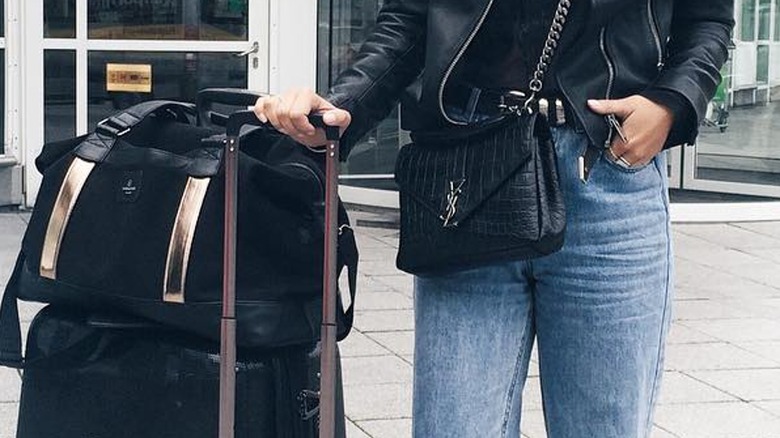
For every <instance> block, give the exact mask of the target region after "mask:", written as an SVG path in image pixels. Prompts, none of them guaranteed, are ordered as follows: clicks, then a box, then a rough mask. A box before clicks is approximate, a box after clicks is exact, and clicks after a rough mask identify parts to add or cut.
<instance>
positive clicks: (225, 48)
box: [6, 0, 271, 206]
mask: <svg viewBox="0 0 780 438" xmlns="http://www.w3.org/2000/svg"><path fill="white" fill-rule="evenodd" d="M6 1H7V2H20V3H21V4H22V5H23V6H22V10H21V12H22V22H23V23H24V26H22V27H21V28H20V29H19V30H20V32H21V33H22V35H21V36H22V41H23V44H22V50H23V52H22V53H26V54H30V56H26V57H25V59H24V60H23V61H24V62H23V63H22V64H21V78H20V80H19V82H18V83H20V84H21V87H19V88H20V89H21V90H23V91H22V93H23V96H22V102H25V103H26V104H25V105H24V107H23V108H22V114H23V116H22V117H21V123H20V126H19V130H18V131H16V132H19V133H20V134H22V136H23V138H22V139H21V144H23V145H24V147H23V148H22V150H21V151H20V152H19V159H20V161H21V162H23V163H26V165H25V168H24V182H25V187H26V190H25V204H26V205H27V206H32V205H33V204H34V202H35V198H36V197H37V194H38V188H39V186H40V183H41V175H40V174H39V173H38V172H37V171H36V170H35V169H34V168H33V166H32V164H33V163H34V162H35V157H37V156H38V155H39V154H40V152H41V149H42V148H43V142H44V137H43V136H44V133H43V129H41V127H42V125H43V120H44V91H43V87H44V66H43V58H44V57H43V54H44V50H73V51H75V52H76V134H77V135H82V134H85V133H87V132H89V130H90V129H91V127H89V126H88V123H89V122H88V118H87V91H88V81H89V78H88V74H87V73H88V65H87V63H88V53H89V52H90V51H96V50H99V51H111V50H116V51H139V52H182V51H187V52H220V53H231V52H233V53H239V52H243V51H245V50H247V49H248V48H249V47H250V46H251V45H252V44H253V42H255V41H256V42H257V43H258V46H259V50H258V53H256V54H255V55H251V56H249V57H247V81H248V84H247V85H248V87H249V88H250V89H253V90H258V91H263V92H267V91H268V90H269V71H270V67H269V62H270V57H269V34H270V30H269V27H270V25H269V23H270V5H269V4H270V1H271V0H248V1H247V5H248V7H249V17H248V29H247V40H245V41H181V40H172V41H160V40H89V39H88V38H87V35H88V29H87V26H88V23H87V0H76V38H44V37H43V30H44V23H43V0H32V1H30V0H6ZM187 1H189V0H187ZM253 57H257V58H258V68H253V60H252V58H253ZM11 88H12V87H11ZM7 89H10V88H7Z"/></svg>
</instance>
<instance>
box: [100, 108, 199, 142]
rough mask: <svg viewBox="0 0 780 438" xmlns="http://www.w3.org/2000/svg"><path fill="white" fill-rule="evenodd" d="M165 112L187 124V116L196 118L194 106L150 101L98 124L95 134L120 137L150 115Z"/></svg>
mask: <svg viewBox="0 0 780 438" xmlns="http://www.w3.org/2000/svg"><path fill="white" fill-rule="evenodd" d="M162 112H167V113H168V114H170V115H172V116H173V117H174V118H175V119H176V120H178V121H180V122H182V123H188V124H189V122H190V121H189V119H188V118H187V114H191V115H193V116H197V111H195V105H193V104H191V103H184V102H176V101H173V100H150V101H147V102H142V103H139V104H138V105H133V106H131V107H130V108H127V109H126V110H124V111H122V112H120V113H118V114H115V115H113V116H111V117H107V118H105V119H103V120H101V121H100V122H98V124H97V126H96V127H95V132H96V133H99V134H103V135H108V136H111V137H121V136H123V135H125V134H127V133H128V132H130V130H132V129H133V128H134V127H136V126H138V125H139V124H141V122H143V121H144V120H146V118H147V117H149V116H150V115H152V114H160V113H162Z"/></svg>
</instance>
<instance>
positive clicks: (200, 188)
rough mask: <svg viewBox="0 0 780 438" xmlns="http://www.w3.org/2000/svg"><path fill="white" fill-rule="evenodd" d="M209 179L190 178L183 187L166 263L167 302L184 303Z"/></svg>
mask: <svg viewBox="0 0 780 438" xmlns="http://www.w3.org/2000/svg"><path fill="white" fill-rule="evenodd" d="M209 182H211V179H210V178H192V177H190V178H189V179H188V180H187V185H186V187H185V188H184V193H183V194H182V197H181V203H180V204H179V211H178V213H176V222H175V223H174V225H173V231H172V232H171V242H170V244H169V245H168V258H167V260H166V262H165V283H164V286H163V301H165V302H167V303H184V287H185V283H186V280H187V265H188V264H189V260H190V250H191V249H192V241H193V238H194V237H195V227H196V226H197V224H198V218H199V217H200V210H201V207H202V206H203V200H204V198H205V197H206V191H207V190H208V187H209Z"/></svg>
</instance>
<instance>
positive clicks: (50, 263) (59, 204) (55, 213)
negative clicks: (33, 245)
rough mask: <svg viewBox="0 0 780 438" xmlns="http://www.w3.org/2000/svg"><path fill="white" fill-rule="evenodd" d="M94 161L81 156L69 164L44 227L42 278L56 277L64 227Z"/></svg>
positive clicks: (92, 167)
mask: <svg viewBox="0 0 780 438" xmlns="http://www.w3.org/2000/svg"><path fill="white" fill-rule="evenodd" d="M94 168H95V163H91V162H89V161H84V160H82V159H81V158H78V157H77V158H74V159H73V162H72V163H71V164H70V167H69V168H68V171H67V173H66V174H65V179H64V180H63V182H62V186H61V187H60V192H59V193H58V194H57V199H56V200H55V201H54V208H53V209H52V212H51V217H50V218H49V225H48V226H47V228H46V237H45V238H44V240H43V250H42V251H41V266H40V275H41V277H44V278H49V279H52V280H54V279H56V278H57V259H58V258H59V254H60V246H61V245H62V238H63V237H64V236H65V229H66V228H67V227H68V221H69V220H70V215H71V213H72V212H73V207H75V205H76V201H77V200H78V199H79V194H80V193H81V190H82V189H83V188H84V183H85V182H86V181H87V178H88V177H89V174H90V173H92V169H94Z"/></svg>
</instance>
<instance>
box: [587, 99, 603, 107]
mask: <svg viewBox="0 0 780 438" xmlns="http://www.w3.org/2000/svg"><path fill="white" fill-rule="evenodd" d="M588 105H590V106H593V107H599V106H601V102H600V101H598V100H596V99H588Z"/></svg>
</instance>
